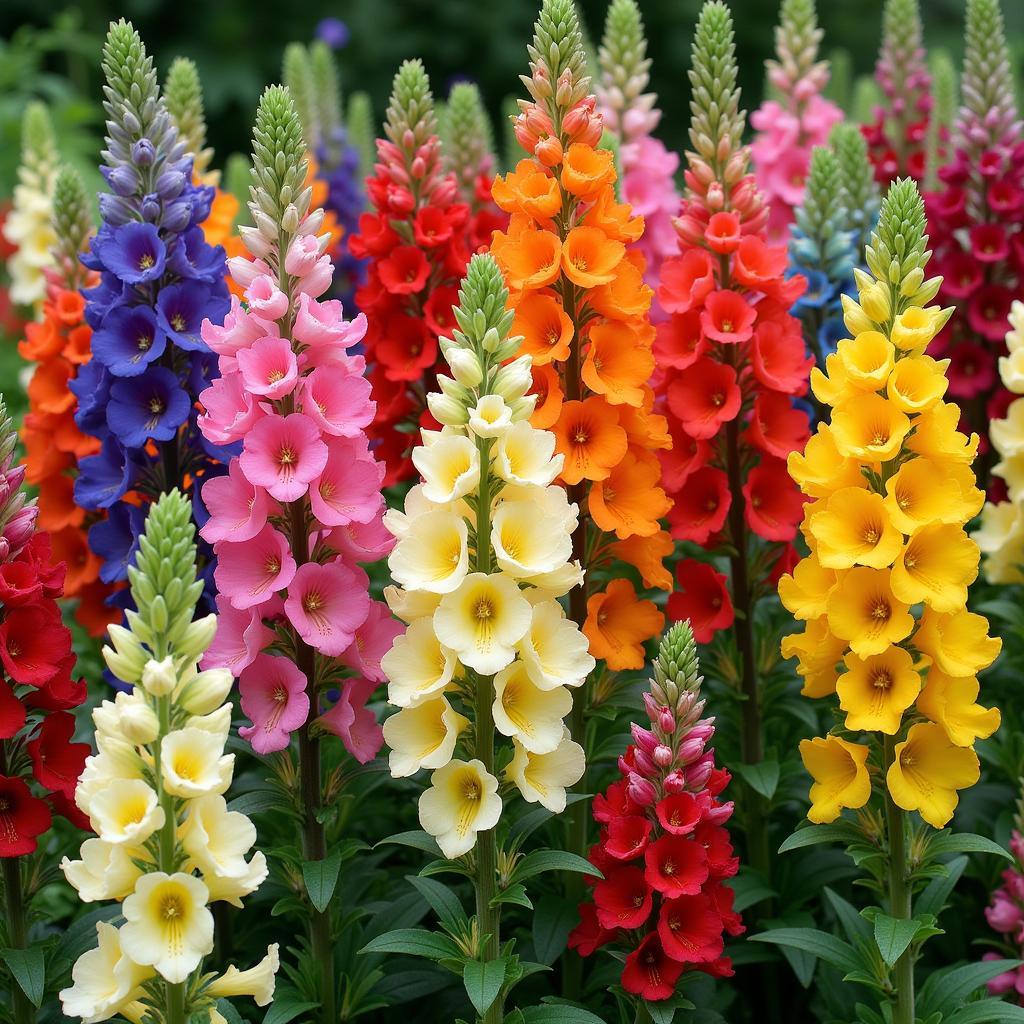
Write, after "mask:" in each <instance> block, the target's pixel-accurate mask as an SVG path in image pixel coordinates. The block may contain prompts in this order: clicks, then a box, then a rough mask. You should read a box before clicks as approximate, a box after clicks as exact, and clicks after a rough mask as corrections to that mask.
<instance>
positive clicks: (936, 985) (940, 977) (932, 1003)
mask: <svg viewBox="0 0 1024 1024" xmlns="http://www.w3.org/2000/svg"><path fill="white" fill-rule="evenodd" d="M1020 966H1022V961H1020V960H980V961H978V962H976V963H973V964H961V965H960V966H959V967H942V968H940V969H939V970H937V971H934V972H933V973H932V974H930V975H928V977H927V978H926V979H925V983H924V984H923V985H922V986H921V992H920V994H919V995H918V997H917V1015H918V1016H919V1017H927V1016H928V1014H930V1013H938V1012H942V1013H943V1014H948V1013H950V1012H951V1011H952V1010H954V1009H956V1008H957V1007H959V1006H960V1004H961V1003H963V1002H964V1000H965V999H967V997H968V996H970V995H971V994H972V993H973V992H976V991H977V990H978V989H979V988H981V986H982V985H984V984H985V983H986V982H988V981H991V980H992V979H993V978H995V977H998V976H999V975H1000V974H1005V973H1006V972H1007V971H1015V970H1016V969H1017V968H1018V967H1020Z"/></svg>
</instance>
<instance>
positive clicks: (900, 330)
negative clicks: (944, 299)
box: [891, 306, 953, 352]
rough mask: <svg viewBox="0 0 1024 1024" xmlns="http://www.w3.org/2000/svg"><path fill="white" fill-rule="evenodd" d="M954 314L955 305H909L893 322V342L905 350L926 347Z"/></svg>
mask: <svg viewBox="0 0 1024 1024" xmlns="http://www.w3.org/2000/svg"><path fill="white" fill-rule="evenodd" d="M952 315H953V307H952V306H950V307H947V308H946V309H940V308H939V307H938V306H928V307H927V308H926V309H922V308H921V307H920V306H908V307H907V308H906V309H905V310H903V312H902V313H900V315H899V316H898V317H896V320H895V321H894V322H893V325H892V331H891V337H892V342H893V344H894V345H895V346H896V347H897V348H898V349H902V350H903V351H904V352H909V351H911V350H913V349H916V348H919V349H921V350H922V351H923V350H924V347H925V346H926V345H927V344H928V342H930V341H931V340H932V338H934V337H935V335H936V334H938V333H939V331H941V330H942V328H943V327H944V326H945V325H946V321H947V320H948V319H949V318H950V317H951V316H952Z"/></svg>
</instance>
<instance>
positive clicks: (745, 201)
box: [654, 3, 811, 643]
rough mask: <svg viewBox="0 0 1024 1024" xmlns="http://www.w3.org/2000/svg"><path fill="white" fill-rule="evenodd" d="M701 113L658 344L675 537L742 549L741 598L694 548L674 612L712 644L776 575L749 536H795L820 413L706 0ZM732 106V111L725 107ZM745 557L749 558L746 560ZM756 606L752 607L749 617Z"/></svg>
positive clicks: (728, 64)
mask: <svg viewBox="0 0 1024 1024" xmlns="http://www.w3.org/2000/svg"><path fill="white" fill-rule="evenodd" d="M690 78H691V81H692V83H693V89H694V100H693V104H692V106H693V111H694V117H693V122H692V125H691V129H690V139H691V141H692V143H693V146H694V152H691V153H690V154H689V167H688V169H687V172H686V182H687V187H688V193H687V199H686V202H685V204H684V207H683V215H682V217H681V218H680V219H679V221H678V228H679V248H680V255H679V256H677V257H675V258H674V259H671V260H669V261H667V262H666V263H665V264H664V266H663V268H662V274H661V282H660V285H659V289H658V298H659V300H660V302H661V305H662V307H663V308H664V309H665V310H666V311H667V312H668V313H669V314H670V315H671V316H670V319H669V320H668V321H666V322H665V323H664V324H660V325H659V326H658V339H657V342H656V344H655V347H654V353H655V356H656V357H657V360H658V365H659V368H660V369H661V371H662V385H661V386H662V392H661V393H662V394H663V396H664V403H665V407H666V411H667V413H668V420H669V429H670V431H671V433H672V439H673V446H672V451H671V452H670V453H667V454H666V455H664V456H663V465H664V482H665V486H666V489H667V490H668V492H669V494H670V495H672V497H673V498H674V499H675V505H674V507H673V509H672V511H671V513H670V514H669V523H670V527H671V531H672V536H673V537H675V538H677V539H679V540H687V541H692V542H694V543H696V544H699V545H701V546H703V547H704V548H705V549H706V550H708V551H718V550H719V549H721V548H722V547H723V542H727V543H728V544H729V545H730V546H731V548H732V549H733V551H735V552H736V560H735V564H734V565H733V570H732V575H733V577H734V579H733V580H732V584H733V589H734V591H742V592H744V593H741V594H739V595H737V593H734V594H733V595H732V598H731V597H730V594H729V589H728V587H727V585H726V582H727V581H726V578H725V577H724V576H723V575H722V574H721V573H718V572H716V571H715V570H714V569H713V568H712V567H711V566H710V565H707V564H703V563H699V562H695V561H693V560H690V559H686V560H684V561H682V562H680V563H679V565H678V566H677V576H678V579H679V583H680V585H681V587H682V589H681V590H677V591H676V592H675V593H674V594H673V595H672V596H671V597H670V599H669V605H668V611H669V616H670V617H671V618H673V619H684V618H686V619H689V620H690V622H691V624H692V625H693V630H694V633H695V635H696V637H697V640H698V641H699V642H701V643H706V642H708V641H709V640H710V639H711V638H712V637H713V636H714V634H715V633H716V632H717V631H718V630H720V629H725V628H727V627H729V626H730V625H732V623H733V619H734V613H733V603H732V601H733V599H735V598H736V597H737V596H739V597H740V598H741V599H742V601H743V603H744V604H745V603H746V602H747V601H748V600H749V601H750V602H751V605H752V603H753V601H754V599H755V598H756V596H757V587H758V585H759V584H763V582H764V581H763V580H757V579H755V578H750V579H748V580H747V582H746V583H743V582H742V580H741V577H742V578H744V579H746V577H747V576H748V575H749V574H748V572H747V568H746V567H745V563H746V561H747V559H748V557H749V552H748V547H749V543H748V541H749V539H750V538H749V534H750V533H752V534H753V535H754V536H755V537H757V538H760V539H761V540H764V541H767V542H769V543H770V544H786V545H788V544H789V543H790V542H791V541H792V540H793V539H794V538H795V536H796V531H797V523H798V522H799V519H800V514H801V508H802V500H801V498H800V494H799V491H798V489H797V488H796V486H795V485H794V484H793V482H792V481H791V480H790V479H789V477H788V475H787V473H786V465H785V459H786V457H787V456H788V455H789V454H790V452H792V451H795V450H797V449H798V448H800V447H801V446H802V444H803V443H804V441H805V439H806V437H807V433H808V424H807V414H806V413H805V412H804V411H803V410H800V409H796V408H794V405H793V398H794V396H799V395H802V394H803V393H804V392H805V391H806V389H807V372H808V369H809V367H810V364H811V360H809V359H808V358H806V357H805V354H804V343H803V338H802V336H801V333H800V322H799V321H798V320H797V319H796V318H795V317H794V316H792V315H791V314H790V313H789V308H790V306H791V305H792V304H793V302H794V300H795V299H796V298H797V297H798V296H799V295H800V294H801V292H802V290H803V288H804V280H803V278H802V277H800V276H795V277H789V278H787V277H785V271H786V262H787V261H786V250H785V248H784V247H783V246H771V245H769V244H768V243H767V242H766V240H765V230H766V224H767V219H768V210H767V207H766V206H765V205H764V203H763V201H762V199H761V196H760V194H759V192H758V191H757V186H756V184H755V183H754V180H753V176H752V175H751V174H750V173H749V171H748V152H747V150H746V149H745V148H742V147H741V146H740V144H739V140H740V136H741V134H742V131H743V118H742V115H741V114H740V113H738V103H739V91H738V89H737V87H736V63H735V57H734V47H733V31H732V19H731V17H730V15H729V11H728V8H727V7H725V5H724V4H717V3H711V4H706V5H705V7H704V9H703V10H702V12H701V17H700V20H699V21H698V23H697V30H696V35H695V38H694V44H693V67H692V69H691V71H690ZM719 111H722V112H725V113H723V115H722V116H721V117H719V115H718V112H719ZM740 561H742V562H743V563H744V566H741V565H740V564H739V563H740ZM749 610H750V609H749V608H746V607H744V608H742V609H741V611H742V613H743V616H744V617H746V616H747V615H748V614H749Z"/></svg>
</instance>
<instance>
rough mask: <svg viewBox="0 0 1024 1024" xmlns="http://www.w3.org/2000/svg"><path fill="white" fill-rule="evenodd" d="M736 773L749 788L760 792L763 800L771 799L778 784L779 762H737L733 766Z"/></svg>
mask: <svg viewBox="0 0 1024 1024" xmlns="http://www.w3.org/2000/svg"><path fill="white" fill-rule="evenodd" d="M733 767H734V768H735V771H736V774H737V775H739V776H741V777H742V778H743V779H744V781H745V782H746V783H747V785H748V786H750V788H751V789H753V790H755V791H756V792H758V793H760V794H761V796H763V797H764V798H765V800H771V798H772V797H773V796H774V795H775V790H776V788H777V787H778V785H779V762H778V761H774V760H771V761H760V762H758V763H757V764H737V765H734V766H733Z"/></svg>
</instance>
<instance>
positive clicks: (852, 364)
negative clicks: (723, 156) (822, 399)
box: [836, 331, 896, 391]
mask: <svg viewBox="0 0 1024 1024" xmlns="http://www.w3.org/2000/svg"><path fill="white" fill-rule="evenodd" d="M836 355H837V356H839V360H840V362H841V363H842V364H843V371H844V373H845V375H846V379H847V380H848V381H849V382H850V384H852V385H853V386H854V387H855V388H858V389H859V390H861V391H880V390H881V389H882V388H884V387H885V383H886V381H887V380H888V379H889V374H890V373H892V370H893V367H894V366H895V365H896V350H895V348H893V345H892V342H891V341H889V339H888V338H886V336H885V335H884V334H882V333H881V332H879V331H863V332H862V333H860V334H858V335H857V337H856V338H843V340H842V341H840V342H839V344H838V346H837V347H836Z"/></svg>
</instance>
